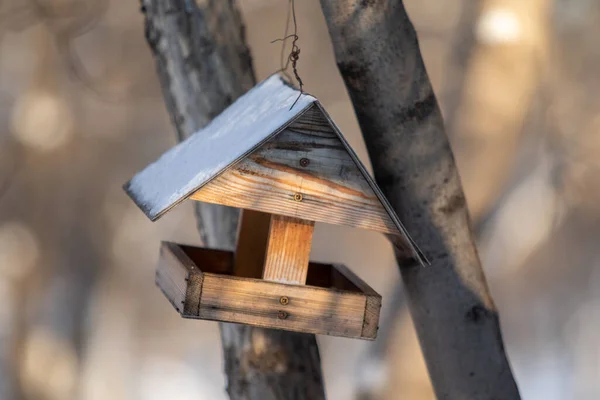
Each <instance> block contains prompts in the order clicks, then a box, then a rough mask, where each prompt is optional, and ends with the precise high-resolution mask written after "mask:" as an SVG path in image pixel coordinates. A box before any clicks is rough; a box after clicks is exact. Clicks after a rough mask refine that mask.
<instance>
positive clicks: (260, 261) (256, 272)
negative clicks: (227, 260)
mask: <svg viewBox="0 0 600 400" xmlns="http://www.w3.org/2000/svg"><path fill="white" fill-rule="evenodd" d="M270 225H271V215H270V214H267V213H263V212H259V211H252V210H242V212H241V213H240V223H239V227H238V229H239V232H238V239H237V246H236V250H235V262H234V267H233V268H234V271H235V275H236V276H243V277H246V278H261V277H262V274H263V267H264V265H265V255H266V252H267V240H268V239H269V226H270Z"/></svg>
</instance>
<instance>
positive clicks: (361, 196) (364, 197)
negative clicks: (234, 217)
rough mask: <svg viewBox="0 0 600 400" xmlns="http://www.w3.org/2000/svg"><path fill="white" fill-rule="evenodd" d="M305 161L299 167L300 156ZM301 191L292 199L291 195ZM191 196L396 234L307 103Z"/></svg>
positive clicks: (323, 120)
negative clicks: (284, 125)
mask: <svg viewBox="0 0 600 400" xmlns="http://www.w3.org/2000/svg"><path fill="white" fill-rule="evenodd" d="M303 159H304V160H305V162H306V164H305V165H302V164H301V162H302V161H301V160H303ZM297 194H299V195H301V196H302V199H301V200H300V201H298V199H295V197H294V196H295V195H297ZM190 198H191V199H193V200H198V201H203V202H207V203H215V204H224V205H227V206H231V207H237V208H243V209H250V210H256V211H262V212H268V213H273V214H279V215H286V216H288V217H294V218H302V219H307V220H312V221H317V222H326V223H330V224H335V225H346V226H352V227H357V228H362V229H370V230H374V231H378V232H383V233H390V234H398V233H399V231H398V228H397V227H396V225H395V224H394V222H393V221H392V219H391V217H390V215H389V214H388V212H387V210H386V209H385V208H384V207H383V205H382V204H381V201H380V200H379V198H378V197H377V195H376V194H375V192H374V191H373V190H372V188H371V186H370V185H369V183H368V182H367V180H366V179H365V177H364V176H363V173H362V172H361V170H360V169H359V168H358V164H357V163H356V162H355V161H354V160H353V159H352V157H351V156H350V154H349V153H348V150H347V148H346V147H345V146H344V144H343V143H342V142H341V140H340V138H339V137H338V135H337V134H336V132H335V131H334V130H333V128H332V127H331V125H330V123H329V121H328V120H327V119H326V118H325V116H324V115H323V113H322V112H321V109H320V108H319V107H318V106H316V105H313V106H312V107H310V108H309V109H308V110H307V111H306V112H305V113H304V114H303V115H302V116H301V117H300V118H298V119H297V120H296V121H295V122H293V123H292V124H290V125H289V126H288V127H287V128H285V129H284V130H283V131H281V132H280V133H279V134H278V135H277V136H275V137H273V138H271V139H270V140H269V141H267V142H266V143H264V144H262V145H261V146H259V147H258V148H257V149H256V150H255V151H254V152H252V153H250V154H249V155H248V156H246V157H245V158H243V159H242V160H240V161H238V162H237V163H236V164H234V165H232V166H231V167H229V168H228V169H227V170H226V171H224V172H223V173H222V174H220V175H219V176H218V177H216V178H215V179H213V180H212V181H210V182H209V183H207V184H206V185H204V186H202V187H201V188H200V189H198V190H197V191H196V192H194V194H192V195H191V196H190Z"/></svg>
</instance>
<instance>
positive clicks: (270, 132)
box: [124, 75, 427, 264]
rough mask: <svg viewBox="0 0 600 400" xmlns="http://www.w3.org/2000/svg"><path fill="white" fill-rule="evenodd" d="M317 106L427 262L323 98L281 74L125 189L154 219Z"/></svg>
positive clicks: (418, 256)
mask: <svg viewBox="0 0 600 400" xmlns="http://www.w3.org/2000/svg"><path fill="white" fill-rule="evenodd" d="M294 103H295V104H294ZM292 105H293V107H292ZM315 107H317V108H318V109H319V110H320V112H322V113H323V115H324V116H325V118H326V120H327V123H328V124H329V125H331V128H332V129H333V131H334V132H335V134H336V135H337V136H338V137H339V140H340V141H341V143H342V146H343V148H344V149H345V151H346V152H347V153H348V154H349V156H350V157H351V158H352V160H353V161H354V163H355V164H356V167H357V168H358V169H359V170H360V173H361V174H362V175H363V176H364V179H365V180H366V182H367V183H368V186H370V189H372V191H373V192H374V194H375V195H376V197H377V199H378V200H379V201H380V202H381V205H382V206H383V208H384V209H385V212H387V214H388V215H389V218H390V219H391V221H393V226H395V228H397V233H399V234H400V236H403V237H404V239H406V242H407V243H408V244H409V247H410V250H411V251H412V253H413V254H414V256H415V258H416V259H417V260H419V261H420V262H421V263H422V264H426V263H427V261H426V258H425V257H424V256H423V254H422V253H421V252H420V251H419V250H418V247H417V246H416V244H415V243H414V241H413V240H412V239H411V238H410V236H409V235H408V233H407V232H406V229H405V228H404V227H403V226H402V224H401V222H400V220H399V219H398V217H397V216H396V214H395V212H394V210H393V209H392V208H391V206H390V205H389V203H388V202H387V200H386V199H385V197H384V196H383V194H382V193H381V191H380V190H379V188H378V187H377V185H376V184H375V182H374V181H373V179H372V178H371V176H370V175H369V174H368V172H367V171H366V169H365V168H364V166H363V165H362V163H361V162H360V161H359V159H358V157H357V156H356V154H355V153H354V151H353V150H352V148H351V147H350V145H349V144H348V142H347V141H346V140H345V139H344V137H343V135H342V134H341V132H340V131H339V128H337V126H336V125H335V123H333V121H332V120H331V118H330V117H329V116H328V115H327V113H326V112H325V110H324V109H323V107H322V106H321V104H320V103H319V102H318V100H317V99H316V98H315V97H313V96H311V95H309V94H300V92H299V91H298V90H297V89H295V88H293V87H291V86H290V85H289V84H287V83H286V82H285V81H284V80H283V79H282V78H281V77H280V76H279V75H272V76H271V77H269V78H268V79H266V80H265V81H263V82H262V83H260V84H258V85H257V86H255V87H254V88H253V89H252V90H250V91H249V92H247V93H246V94H245V95H243V96H241V97H240V98H239V99H238V100H236V101H235V102H234V103H233V104H232V105H231V106H229V107H228V108H227V109H226V110H225V111H223V112H222V113H221V114H220V115H218V116H217V117H216V118H214V119H213V120H212V121H211V122H210V123H209V124H208V125H206V127H204V128H202V129H200V130H199V131H197V132H196V133H194V134H193V135H191V136H190V137H188V138H187V139H186V140H184V141H183V142H181V143H179V144H178V145H176V146H175V147H173V148H171V149H170V150H168V151H167V152H165V153H164V154H163V155H162V156H161V157H160V158H159V159H158V160H156V161H155V162H153V163H152V164H150V165H148V166H147V167H146V168H145V169H144V170H142V171H141V172H139V173H138V174H137V175H135V176H134V177H133V178H132V179H131V180H130V181H129V182H128V183H127V184H126V185H125V186H124V189H125V191H126V192H127V193H128V195H129V196H130V197H131V198H132V199H133V201H134V202H135V203H136V204H137V205H138V207H139V208H140V209H141V210H142V211H143V212H144V213H145V214H146V216H147V217H148V218H150V219H151V220H153V221H154V220H156V219H158V218H159V217H161V216H162V215H163V214H164V213H166V212H167V211H169V210H170V209H171V208H172V207H174V206H176V205H177V204H179V203H180V202H182V201H183V200H185V199H187V198H189V197H190V196H192V194H194V193H195V192H197V191H198V190H199V189H201V188H203V187H204V186H205V185H207V184H208V183H209V182H211V181H212V180H213V179H215V178H216V177H218V176H219V175H221V174H222V173H223V172H225V171H226V170H228V169H229V168H230V167H231V166H233V165H235V164H236V163H238V162H239V161H241V160H243V159H245V158H246V157H248V156H249V155H250V154H251V153H253V152H255V151H256V150H257V149H259V148H261V146H262V145H263V144H265V143H267V142H268V141H270V140H271V139H273V138H274V137H275V136H277V135H278V134H279V133H281V132H282V131H283V130H284V129H286V128H287V127H288V126H289V125H290V124H292V123H294V121H296V120H297V119H298V118H300V117H301V116H302V115H303V114H304V113H305V112H306V111H307V110H309V109H314V108H315ZM336 140H337V139H336ZM361 179H362V178H361ZM242 208H244V207H242ZM382 212H383V211H382ZM386 217H387V216H386Z"/></svg>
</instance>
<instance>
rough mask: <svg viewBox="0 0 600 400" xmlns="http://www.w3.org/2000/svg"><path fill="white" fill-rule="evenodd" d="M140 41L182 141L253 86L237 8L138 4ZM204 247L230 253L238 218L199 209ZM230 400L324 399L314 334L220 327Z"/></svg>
mask: <svg viewBox="0 0 600 400" xmlns="http://www.w3.org/2000/svg"><path fill="white" fill-rule="evenodd" d="M142 11H143V12H144V13H145V17H146V30H145V33H146V38H147V40H148V44H149V45H150V47H151V49H152V52H153V54H154V56H155V59H156V68H157V70H158V76H159V79H160V83H161V86H162V90H163V95H164V98H165V101H166V104H167V108H168V110H169V113H170V114H171V118H172V120H173V124H174V125H175V127H176V128H177V132H178V134H179V135H178V136H179V139H180V140H183V139H185V138H186V137H188V136H189V135H191V134H193V133H194V132H196V131H197V130H198V129H200V128H201V127H203V126H204V125H206V124H207V123H208V122H209V121H210V120H211V119H212V118H214V117H215V116H217V115H218V114H219V113H220V112H221V111H223V110H224V109H225V108H226V107H227V106H229V105H230V104H231V103H232V102H233V101H234V100H235V99H236V98H237V97H239V96H241V95H242V94H243V93H244V92H246V91H247V90H248V89H250V88H251V87H252V86H253V85H254V84H255V77H254V71H253V68H252V59H251V56H250V51H249V49H248V47H247V44H246V41H245V34H244V25H243V22H242V19H241V16H240V13H239V10H238V8H237V6H236V4H235V1H233V0H228V1H222V0H210V1H203V2H201V1H196V2H194V1H188V0H143V1H142ZM196 214H197V220H198V228H199V231H200V233H201V236H202V240H203V243H204V244H205V245H207V246H209V247H218V248H226V249H233V248H234V245H235V239H236V238H235V237H236V231H237V221H238V211H237V210H235V209H232V208H226V207H222V206H215V205H210V204H202V203H197V213H196ZM220 329H221V337H222V341H223V343H222V344H223V352H224V357H225V372H226V374H227V391H228V393H229V395H230V398H231V399H235V400H237V399H240V400H241V399H244V400H253V399H256V400H280V399H311V400H312V399H317V400H318V399H324V398H325V394H324V387H323V380H322V376H321V365H320V358H319V351H318V347H317V342H316V338H315V336H314V335H308V334H300V333H291V332H282V331H276V330H268V329H258V328H252V327H248V326H243V325H234V324H220Z"/></svg>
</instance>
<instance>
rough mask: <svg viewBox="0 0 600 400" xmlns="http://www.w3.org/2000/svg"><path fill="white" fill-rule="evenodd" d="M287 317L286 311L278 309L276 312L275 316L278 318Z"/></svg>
mask: <svg viewBox="0 0 600 400" xmlns="http://www.w3.org/2000/svg"><path fill="white" fill-rule="evenodd" d="M287 317H288V313H286V312H285V311H278V312H277V318H279V319H286V318H287Z"/></svg>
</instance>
